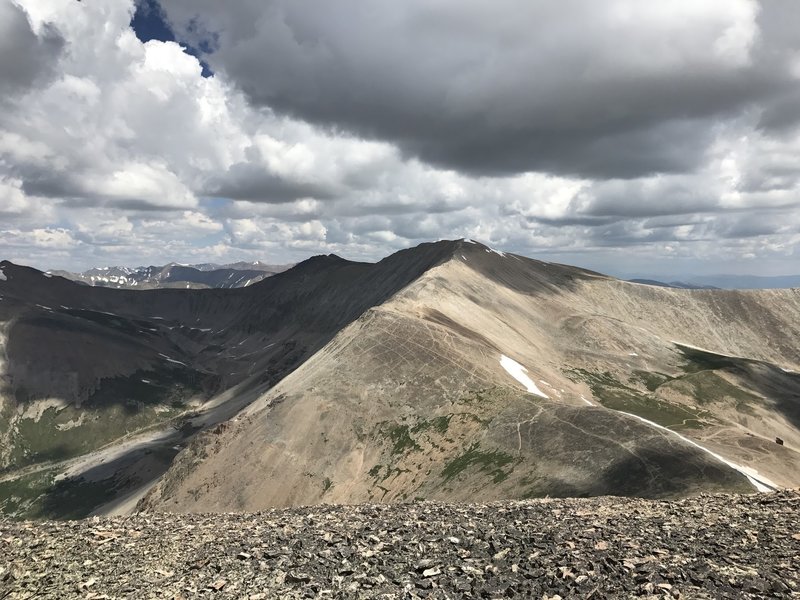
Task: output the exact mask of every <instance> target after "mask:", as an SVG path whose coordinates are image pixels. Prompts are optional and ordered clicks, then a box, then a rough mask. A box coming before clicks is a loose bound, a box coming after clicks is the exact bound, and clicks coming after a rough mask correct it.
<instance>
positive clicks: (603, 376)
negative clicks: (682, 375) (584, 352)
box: [567, 369, 709, 429]
mask: <svg viewBox="0 0 800 600" xmlns="http://www.w3.org/2000/svg"><path fill="white" fill-rule="evenodd" d="M567 377H569V378H570V379H572V380H573V381H583V382H585V383H586V384H587V385H588V386H589V387H590V388H591V390H592V394H593V395H594V397H595V398H597V400H598V401H599V402H600V404H602V405H603V406H604V407H606V408H610V409H613V410H619V411H622V412H628V413H632V414H634V415H638V416H640V417H642V418H644V419H647V420H648V421H652V422H653V423H658V424H659V425H662V426H664V427H669V428H670V429H699V428H702V427H703V425H704V422H705V421H707V420H708V416H709V415H708V412H707V411H700V410H696V409H692V408H689V407H686V406H682V405H679V404H673V403H671V402H667V401H665V400H661V399H659V398H656V397H654V396H652V395H649V394H643V393H642V392H640V391H638V390H636V389H635V388H632V387H629V386H627V385H625V384H623V383H622V382H620V381H619V380H617V379H616V378H615V377H614V376H613V375H612V374H611V373H609V372H608V371H606V372H603V373H592V372H591V371H586V370H585V369H570V370H569V371H568V372H567Z"/></svg>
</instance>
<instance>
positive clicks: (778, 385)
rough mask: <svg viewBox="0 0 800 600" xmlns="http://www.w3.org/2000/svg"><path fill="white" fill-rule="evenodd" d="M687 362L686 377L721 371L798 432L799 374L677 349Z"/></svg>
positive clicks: (765, 363) (745, 359)
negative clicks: (750, 392) (759, 398)
mask: <svg viewBox="0 0 800 600" xmlns="http://www.w3.org/2000/svg"><path fill="white" fill-rule="evenodd" d="M677 346H678V349H679V350H680V351H681V353H682V354H683V356H684V358H685V359H686V361H687V362H686V364H685V365H683V369H684V371H686V372H687V373H698V372H701V371H706V370H708V371H721V372H723V373H728V374H730V375H732V376H733V377H734V378H735V379H737V380H738V381H741V382H742V385H743V387H744V389H749V390H750V391H752V392H755V393H756V394H758V395H760V396H763V397H764V398H766V399H767V402H769V403H770V404H771V405H772V408H774V409H775V410H776V411H778V412H779V413H780V414H781V415H782V416H784V417H785V418H786V419H787V420H788V421H789V422H790V423H791V424H792V425H793V426H794V427H796V428H798V429H800V374H798V373H791V372H787V371H784V370H783V369H781V368H780V367H777V366H775V365H773V364H771V363H768V362H765V361H759V360H754V359H748V358H740V357H733V356H724V355H721V354H716V353H714V352H709V351H707V350H700V349H697V348H690V347H687V346H682V345H677Z"/></svg>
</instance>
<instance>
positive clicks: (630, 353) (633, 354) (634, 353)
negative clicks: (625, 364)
mask: <svg viewBox="0 0 800 600" xmlns="http://www.w3.org/2000/svg"><path fill="white" fill-rule="evenodd" d="M628 356H639V355H638V354H636V352H628Z"/></svg>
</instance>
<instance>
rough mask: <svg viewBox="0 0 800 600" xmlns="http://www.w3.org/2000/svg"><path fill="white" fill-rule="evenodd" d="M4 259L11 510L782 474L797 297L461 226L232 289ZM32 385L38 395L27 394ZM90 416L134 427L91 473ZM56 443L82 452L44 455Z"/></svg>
mask: <svg viewBox="0 0 800 600" xmlns="http://www.w3.org/2000/svg"><path fill="white" fill-rule="evenodd" d="M0 266H1V267H2V269H0V271H3V272H4V276H5V275H7V276H6V280H5V281H0V296H2V298H1V299H0V324H1V323H5V325H3V327H2V330H3V331H4V332H5V336H6V341H5V342H3V343H2V344H0V345H2V346H3V350H4V353H5V355H6V359H5V363H6V364H5V366H3V367H2V368H0V371H2V372H3V373H5V374H3V373H0V377H2V380H3V382H4V383H3V386H2V390H3V391H2V392H1V393H0V398H3V397H4V398H5V400H3V403H4V406H5V408H3V409H2V411H0V435H2V436H5V438H4V439H6V440H11V441H12V442H13V443H11V444H8V445H7V447H10V448H20V450H19V451H17V450H14V452H16V454H13V456H11V458H10V459H9V457H8V456H6V458H5V459H4V460H6V465H7V466H6V469H8V468H9V465H10V466H11V471H9V472H8V473H9V474H8V475H6V476H4V479H3V480H2V481H6V482H9V483H8V485H9V486H11V487H12V488H13V489H15V490H19V487H18V484H16V483H14V482H18V481H23V480H24V479H22V478H24V477H29V478H32V479H31V480H30V481H29V484H27V485H28V488H27V489H32V490H34V491H31V492H30V496H29V497H28V500H25V499H24V498H22V499H21V500H15V501H14V502H13V503H12V504H13V506H12V505H8V501H6V502H5V504H4V505H5V506H6V508H5V509H4V510H6V511H11V512H16V513H19V512H20V511H23V512H24V511H28V512H27V513H26V514H39V515H46V514H58V512H57V509H56V508H55V506H56V505H58V501H62V502H61V504H62V505H64V504H66V503H64V502H63V499H64V498H65V497H69V495H70V494H72V495H73V496H74V495H75V494H76V493H77V491H76V490H78V491H81V493H89V491H90V490H96V491H95V492H92V493H91V494H90V495H91V497H93V498H94V499H93V500H92V501H91V502H89V503H88V505H87V506H88V510H101V508H99V507H101V506H102V505H103V504H104V503H105V504H107V505H108V506H109V507H111V506H115V507H117V508H114V509H111V508H109V509H108V510H123V509H124V510H131V509H132V508H133V506H134V505H135V504H136V502H137V501H139V499H140V498H141V497H142V495H143V494H145V493H148V492H149V494H148V496H147V498H146V499H145V500H144V501H143V502H142V503H141V505H140V509H142V508H147V509H149V510H176V509H177V510H223V511H224V510H242V509H247V510H252V509H258V508H263V507H266V506H284V505H291V504H297V503H302V504H308V503H310V504H314V503H317V502H331V501H332V502H337V503H338V502H353V501H376V500H380V501H401V500H402V499H403V498H413V497H416V496H422V497H430V498H435V499H449V500H459V499H460V500H468V499H472V498H485V499H500V498H514V497H527V496H529V495H533V496H536V495H544V494H551V495H585V494H589V495H597V494H607V493H622V494H626V495H645V496H650V497H661V496H666V497H671V496H675V495H686V494H689V495H691V494H693V493H697V492H699V491H702V490H709V491H711V490H721V489H730V490H739V491H742V490H744V489H752V486H751V485H750V483H749V482H748V477H749V475H747V474H748V473H751V474H754V473H755V472H756V471H758V472H759V474H756V476H757V477H759V478H760V480H761V481H765V482H772V481H773V480H775V481H777V482H778V484H779V485H781V486H783V485H791V484H792V483H793V482H794V479H792V476H791V475H789V472H790V471H791V470H792V469H793V468H794V467H792V465H796V466H800V463H798V461H797V456H796V454H797V452H796V450H795V449H796V448H798V447H800V434H798V433H797V429H798V423H800V420H799V419H798V414H797V412H798V411H797V403H796V402H795V401H794V400H793V399H792V398H793V397H794V396H793V394H798V395H800V382H798V381H797V379H796V378H795V377H794V376H793V375H792V374H791V373H790V372H789V371H791V370H793V369H796V368H797V367H798V364H800V357H799V356H798V352H797V347H796V345H795V344H794V343H793V341H792V340H793V339H796V338H795V337H793V336H796V335H797V334H798V332H797V328H798V323H799V322H800V318H798V314H800V299H799V298H798V295H797V293H796V292H793V291H791V290H778V291H767V292H760V291H755V292H727V291H715V290H671V289H662V288H654V287H650V286H641V285H636V284H633V283H626V282H622V281H620V280H616V279H614V278H611V277H608V276H605V275H602V274H599V273H595V272H591V271H587V270H584V269H579V268H576V267H570V266H568V265H559V264H555V263H548V262H543V261H537V260H535V259H529V258H526V257H521V256H518V255H513V254H509V253H502V252H499V251H495V250H492V249H491V248H489V247H487V246H484V245H482V244H478V243H475V242H472V241H469V240H451V241H440V242H434V243H429V244H423V245H420V246H419V247H416V248H412V249H407V250H403V251H400V252H398V253H395V254H394V255H391V256H389V257H386V258H385V259H383V260H381V261H379V262H378V263H359V262H352V261H347V260H345V259H342V258H341V257H338V256H335V255H319V256H316V257H311V258H310V259H308V260H306V261H303V262H302V263H299V264H298V265H296V266H295V267H294V268H292V269H289V270H287V271H285V272H283V273H280V274H276V275H273V276H272V277H269V278H267V279H265V280H263V281H261V282H259V283H256V284H253V285H250V286H248V287H246V288H238V289H227V290H213V289H209V290H150V291H129V290H117V289H109V288H89V287H88V286H80V285H77V284H74V283H71V282H68V281H66V280H61V279H59V278H57V277H48V276H46V275H43V274H41V273H40V272H37V271H35V270H32V269H26V268H24V267H15V266H13V265H11V264H10V263H0ZM33 298H35V301H34V300H33ZM9 319H10V320H9ZM9 323H11V325H9ZM676 338H677V341H680V342H681V343H682V344H689V345H695V346H699V347H701V348H702V347H706V348H709V347H710V348H712V349H713V352H711V353H706V354H703V352H704V351H700V350H687V348H690V346H678V345H676V344H675V343H673V342H672V341H671V340H673V339H676ZM30 339H37V340H40V342H43V343H39V344H35V345H32V344H26V343H25V340H30ZM113 340H116V341H113ZM77 348H83V349H84V351H85V353H86V354H87V356H88V357H89V359H88V361H84V362H85V364H84V363H82V362H81V359H80V356H82V354H81V353H75V352H74V351H73V352H71V353H70V352H69V351H70V350H74V349H77ZM87 348H97V350H91V351H89V350H87ZM45 349H46V351H45ZM100 349H102V357H103V360H102V363H101V364H102V365H103V366H104V368H105V369H106V370H105V371H103V372H98V371H97V368H98V367H97V364H96V362H97V361H96V360H94V359H95V358H96V357H97V356H100V355H98V354H97V352H98V351H100ZM48 352H49V354H48ZM93 353H94V354H93ZM724 355H730V356H729V358H724ZM115 356H116V357H117V358H114V357H115ZM66 357H71V358H66ZM737 357H744V358H742V359H739V358H737ZM748 361H749V362H748ZM753 361H756V362H753ZM758 361H761V362H758ZM26 365H27V366H26ZM36 365H38V366H36ZM43 365H44V366H45V367H46V368H47V369H49V371H47V373H49V375H47V376H46V377H43V373H42V366H43ZM59 365H62V370H61V371H59V368H60V367H59ZM115 365H116V366H115ZM509 365H511V366H512V367H511V368H509ZM513 365H516V367H513ZM26 369H27V371H26ZM781 369H785V370H786V371H783V370H781ZM65 377H67V379H69V378H77V379H75V381H76V382H77V383H78V387H77V389H76V393H78V394H79V396H80V398H81V400H80V401H79V402H78V400H77V398H78V396H76V397H75V398H76V399H73V400H69V399H68V398H67V397H64V395H63V393H64V390H65V389H66V388H65V387H64V381H67V379H65ZM25 381H30V382H33V383H34V384H35V385H38V386H39V387H38V388H36V387H35V386H34V387H33V388H31V389H27V391H26V392H25V393H22V394H21V392H20V385H19V384H20V383H21V382H22V383H24V382H25ZM48 382H49V384H48ZM178 383H180V385H178ZM45 384H48V385H49V386H50V387H49V388H48V387H47V386H46V385H45ZM28 385H33V384H28ZM42 386H45V387H44V388H43V387H42ZM154 386H155V388H157V390H160V391H158V393H157V394H155V395H154V393H153V389H154ZM23 387H25V386H23ZM526 389H527V390H528V391H529V390H537V391H538V392H539V394H540V396H537V395H536V394H535V393H534V394H530V393H528V391H526ZM37 390H38V391H37ZM715 390H716V391H715ZM26 394H27V395H26ZM81 394H82V395H81ZM14 398H16V399H14ZM48 398H50V399H52V400H48ZM56 400H57V402H56ZM48 403H49V404H48ZM131 403H133V404H131ZM590 405H591V406H590ZM12 409H13V410H15V411H17V412H9V411H10V410H12ZM19 411H22V412H19ZM114 411H118V412H119V414H117V413H115V412H114ZM125 411H128V412H127V413H126V412H125ZM131 411H132V412H131ZM625 413H632V414H634V415H635V416H636V418H633V417H630V416H626V414H625ZM126 414H128V415H129V416H127V417H126V416H125V415H126ZM130 415H133V417H134V419H133V421H131V419H130ZM315 415H317V416H318V415H327V417H326V419H327V423H324V422H322V421H319V422H316V421H314V420H313V419H311V420H309V419H310V418H311V417H313V416H315ZM537 415H538V416H537ZM637 419H642V420H637ZM4 423H5V424H4ZM91 423H97V425H96V426H95V425H92V426H91V427H95V428H96V427H99V426H100V425H101V424H103V427H104V428H105V429H104V430H109V431H110V433H107V434H104V435H106V437H105V438H102V439H100V440H99V441H100V442H103V443H109V444H111V447H116V446H115V444H116V445H117V446H118V445H119V444H121V443H122V442H120V441H115V440H121V439H122V438H119V437H115V436H116V435H117V434H115V433H113V432H114V431H116V429H114V428H115V427H120V426H123V424H124V423H138V425H135V427H134V430H135V431H138V432H139V433H137V434H135V436H134V438H135V439H140V440H141V441H140V442H136V443H133V442H125V443H126V444H128V445H127V446H126V448H128V450H127V451H126V452H122V453H117V454H114V456H116V458H114V459H113V460H108V459H106V462H102V461H101V458H102V456H107V455H108V454H107V452H109V451H110V450H103V449H102V448H101V446H98V445H97V443H99V442H98V440H97V439H95V438H92V439H95V441H94V442H92V443H93V444H94V445H93V446H86V445H85V443H86V440H85V439H83V438H81V437H80V434H81V432H82V431H84V428H85V427H86V426H87V424H91ZM114 423H116V425H114ZM687 423H688V425H687ZM170 424H171V425H170ZM112 425H113V426H112ZM164 426H170V427H174V429H171V430H163V431H164V433H163V434H162V433H158V431H162V430H159V429H158V428H159V427H164ZM657 426H661V427H666V428H667V429H664V430H660V429H658V427H657ZM47 427H50V428H51V429H47ZM91 427H90V429H89V430H87V431H91V430H92V429H91ZM148 427H149V428H150V429H148ZM153 428H156V429H153ZM126 429H127V428H126ZM45 430H47V431H49V438H48V443H51V445H50V446H48V445H47V444H46V443H45V442H43V441H42V439H41V435H42V433H41V432H43V431H45ZM151 430H152V431H153V432H154V433H153V434H152V435H151V434H148V433H146V432H147V431H151ZM124 431H125V430H123V432H124ZM170 431H171V433H170ZM587 431H588V432H594V433H592V435H589V434H588V433H585V432H587ZM582 432H583V433H582ZM156 433H158V434H157V435H156ZM677 433H680V435H677ZM34 434H35V435H36V436H40V437H31V436H34ZM128 435H130V434H128ZM153 435H155V438H153ZM776 435H777V436H779V437H781V439H783V440H784V441H785V445H784V446H780V447H779V446H778V445H776V444H775V442H774V437H775V436H776ZM9 436H10V437H9ZM70 436H72V437H70ZM136 436H138V437H136ZM148 436H150V437H148ZM159 436H160V437H159ZM686 436H688V437H686ZM620 437H621V438H622V439H624V440H626V441H625V443H626V444H633V446H631V447H633V448H636V450H635V451H634V454H629V453H627V451H626V452H625V453H623V454H621V453H620V452H621V446H619V445H618V444H616V443H615V442H613V441H612V440H615V439H616V438H620ZM73 438H74V439H73ZM75 439H80V440H82V441H81V443H83V444H84V445H83V446H80V447H76V446H74V442H75ZM125 439H128V438H127V437H126V438H125ZM59 440H62V441H63V442H59ZM252 440H267V443H266V445H263V444H262V443H261V442H259V443H257V444H256V445H255V446H253V447H252V448H251V447H250V443H249V441H252ZM313 440H321V441H313ZM325 440H327V441H325ZM56 442H58V443H69V444H73V445H72V446H69V447H70V448H71V450H70V452H71V454H69V456H75V457H76V458H74V459H72V458H70V459H68V460H67V461H66V462H65V461H63V460H61V461H60V462H59V461H58V460H55V462H53V460H54V459H55V458H57V457H58V456H59V452H61V455H62V458H63V451H62V450H59V449H58V448H59V446H58V445H57V443H56ZM54 444H55V445H54ZM154 444H155V445H154ZM693 444H695V446H693ZM697 444H699V445H697ZM154 449H157V452H155V453H154ZM34 452H39V454H38V455H37V454H35V453H34ZM42 452H50V453H51V455H48V454H46V453H45V454H42ZM87 452H89V454H87ZM254 452H255V454H254ZM709 452H712V454H709ZM26 453H27V454H26ZM104 453H106V454H104ZM713 453H716V455H719V456H723V457H725V459H726V460H728V463H726V462H724V461H721V460H718V459H716V458H714V456H715V454H713ZM14 456H16V458H14ZM48 456H52V458H48ZM82 456H85V457H87V458H81V457H82ZM591 456H594V457H595V458H593V459H589V458H587V457H591ZM154 457H157V460H156V459H155V458H154ZM264 457H271V458H270V459H269V461H268V463H267V464H263V463H262V462H261V461H263V460H265V458H264ZM0 458H1V457H0ZM234 459H235V460H234ZM8 460H12V463H9V462H8ZM21 460H22V462H20V461H21ZM13 461H16V462H13ZM48 461H49V462H48ZM565 461H566V462H565ZM631 461H632V462H631ZM238 463H241V468H240V467H239V466H237V464H238ZM582 463H585V464H582ZM731 464H733V465H738V466H739V467H740V468H738V469H737V468H734V467H731V466H730V465H731ZM14 465H16V466H14ZM25 465H27V466H25ZM257 472H261V473H262V474H263V475H262V477H261V478H260V483H259V482H255V481H253V479H252V474H253V473H257ZM656 472H657V473H660V475H659V476H657V477H655V478H653V476H652V473H656ZM164 473H166V475H164ZM632 473H639V475H636V476H632V475H631V474H632ZM648 473H651V474H650V475H648ZM37 474H39V475H37ZM15 477H16V478H15ZM36 477H40V478H39V479H36ZM55 477H60V478H61V479H58V481H55V479H54V478H55ZM48 478H49V479H48ZM34 480H35V481H34ZM2 481H0V502H3V500H2V497H3V495H4V493H8V492H4V490H3V485H5V484H4V483H3V482H2ZM25 481H28V480H25ZM220 482H224V484H223V483H220ZM270 482H272V483H270ZM278 482H280V485H278ZM12 484H13V485H12ZM59 484H61V485H60V487H59ZM778 484H776V485H778ZM265 485H266V486H267V487H266V488H265V487H264V486H265ZM14 486H16V487H14ZM37 486H38V487H37ZM232 489H236V490H239V491H238V492H237V495H236V496H235V497H234V500H235V498H236V497H238V498H239V499H238V500H235V502H234V503H233V504H231V503H230V501H231V496H230V490H232ZM36 490H39V495H38V496H36V497H35V498H34V497H32V496H33V495H34V492H35V491H36ZM97 490H99V492H98V491H97ZM215 490H216V491H215ZM280 490H284V491H280ZM15 493H16V492H15ZM26 493H27V492H26ZM493 494H494V495H493ZM65 495H66V496H65ZM15 497H17V496H15ZM37 498H38V499H37ZM48 498H49V500H48ZM226 498H227V500H226ZM43 499H44V500H43ZM123 500H124V501H123ZM109 502H110V503H109ZM89 505H90V506H89ZM26 507H27V508H26ZM120 507H123V508H120ZM84 509H86V507H84ZM37 511H38V512H37ZM48 511H50V512H48ZM52 511H56V512H52ZM62 514H63V513H62ZM71 514H72V513H71ZM74 514H78V513H74ZM83 514H85V512H84V513H83Z"/></svg>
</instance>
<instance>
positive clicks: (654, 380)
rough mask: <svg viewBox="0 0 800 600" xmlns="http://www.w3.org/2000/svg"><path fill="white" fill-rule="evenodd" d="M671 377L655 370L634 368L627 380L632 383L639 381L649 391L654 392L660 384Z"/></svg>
mask: <svg viewBox="0 0 800 600" xmlns="http://www.w3.org/2000/svg"><path fill="white" fill-rule="evenodd" d="M671 379H672V377H670V376H669V375H665V374H664V373H656V372H655V371H639V370H635V371H633V373H631V377H630V379H629V381H631V382H632V383H641V384H642V385H644V387H646V388H647V389H648V390H650V391H651V392H655V391H656V390H657V389H658V388H659V387H660V386H662V385H663V384H665V383H666V382H668V381H670V380H671Z"/></svg>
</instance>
